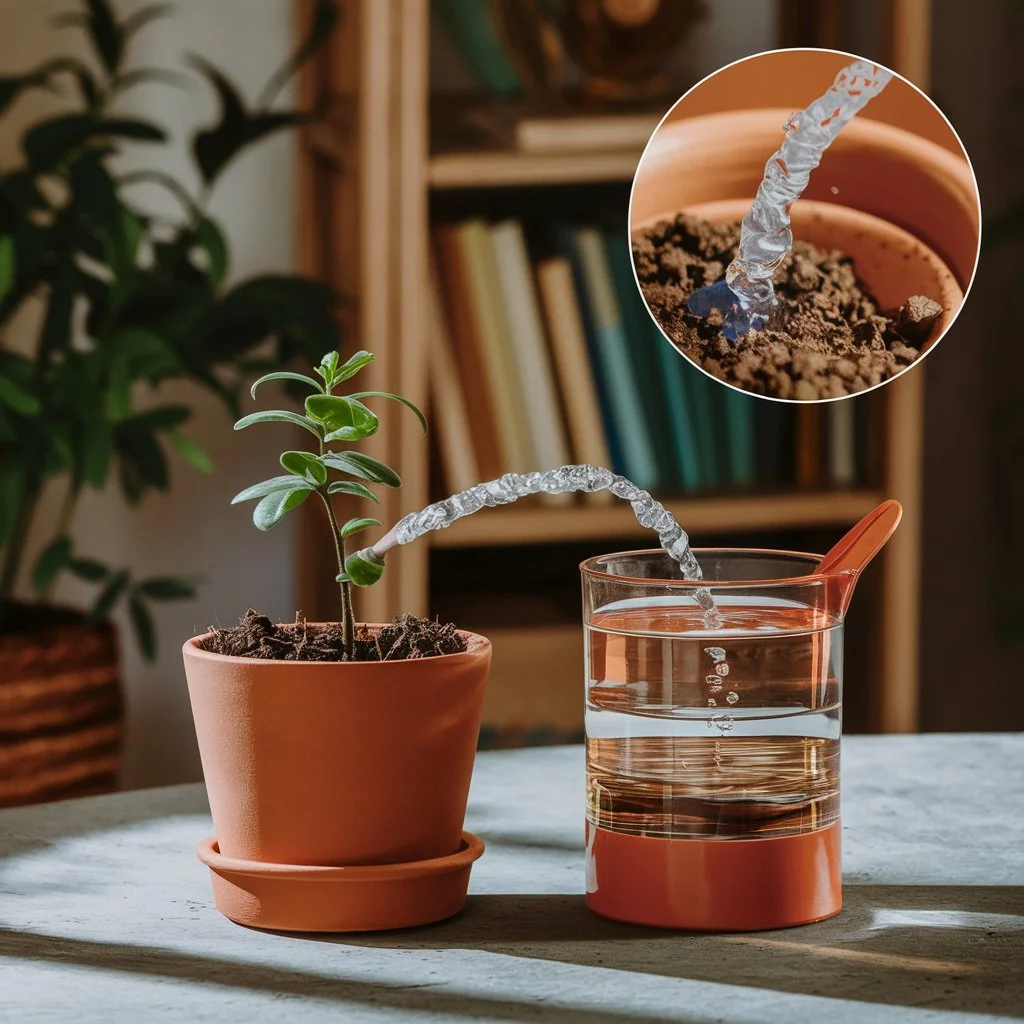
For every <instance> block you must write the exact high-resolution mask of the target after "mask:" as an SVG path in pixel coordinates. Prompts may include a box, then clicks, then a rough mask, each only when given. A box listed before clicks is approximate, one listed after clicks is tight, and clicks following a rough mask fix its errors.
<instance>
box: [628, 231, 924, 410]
mask: <svg viewBox="0 0 1024 1024" xmlns="http://www.w3.org/2000/svg"><path fill="white" fill-rule="evenodd" d="M739 239H740V226H739V224H711V223H709V222H708V221H705V220H701V219H699V218H696V217H690V216H687V215H685V214H679V215H677V216H676V217H675V219H673V220H663V221H659V222H658V223H657V224H655V225H654V226H653V227H651V228H648V229H646V230H645V231H643V232H641V233H639V234H638V235H636V236H635V237H634V239H633V259H634V262H635V264H636V272H637V277H638V279H639V281H640V288H641V290H642V292H643V294H644V298H645V300H646V301H647V305H648V307H649V308H650V310H651V312H652V313H653V314H654V316H655V318H656V319H657V321H658V323H659V324H660V325H661V327H662V329H663V330H664V331H665V333H666V334H667V335H668V336H669V337H670V338H671V339H672V341H673V342H674V343H675V345H676V347H677V348H678V349H679V350H680V351H681V352H682V353H683V354H684V355H686V356H688V357H689V358H690V359H691V360H692V361H693V362H695V363H696V364H697V365H698V366H701V367H703V369H705V370H706V371H707V372H708V373H710V374H711V375H712V376H715V377H718V378H719V379H721V380H724V381H726V382H727V383H729V384H735V385H736V386H737V387H741V388H744V389H745V390H747V391H751V392H753V393H754V394H758V395H770V396H772V397H775V398H794V399H799V400H803V401H814V400H816V399H821V398H838V397H840V396H842V395H849V394H854V393H855V392H857V391H862V390H864V388H868V387H872V386H873V385H875V384H879V383H881V382H882V381H883V380H887V379H888V378H889V377H892V376H893V375H895V374H896V373H899V371H900V370H902V369H903V368H904V367H906V366H909V365H910V364H911V363H912V362H914V360H915V359H917V358H918V356H919V355H920V354H921V351H920V345H921V344H922V343H923V342H924V341H925V340H926V339H927V338H928V335H929V333H930V332H931V328H932V325H933V324H934V323H935V320H936V319H937V318H938V317H939V316H940V315H941V314H942V307H941V306H940V305H939V304H938V303H937V302H935V301H933V300H932V299H930V298H928V297H926V296H924V295H913V296H910V297H908V299H907V301H906V302H905V303H904V305H903V306H901V307H900V308H899V309H898V310H890V311H882V310H880V309H879V308H878V302H877V301H876V300H875V298H874V297H873V296H872V295H871V293H870V292H869V291H868V290H867V289H866V288H865V286H864V285H863V284H862V283H861V281H860V280H859V279H858V278H857V274H856V269H855V267H854V264H853V261H852V259H850V257H848V256H844V255H843V254H842V253H840V252H836V251H835V250H832V251H828V252H826V251H824V250H822V249H818V248H817V247H816V246H813V245H811V244H810V243H808V242H803V241H799V240H797V241H795V242H794V243H793V251H792V252H791V253H790V254H789V255H788V256H787V257H786V259H785V260H784V261H783V263H782V265H781V266H780V267H779V269H778V270H777V271H776V273H775V278H774V283H775V293H776V295H777V297H778V300H779V307H778V310H777V311H776V315H775V316H774V317H773V318H772V321H771V322H770V323H769V325H768V327H767V328H765V329H764V330H761V331H751V332H750V333H749V334H748V335H747V336H746V337H744V338H741V339H740V340H739V341H738V342H737V343H730V342H728V341H726V339H725V338H723V337H722V335H721V326H722V320H721V317H720V316H719V315H718V314H717V313H716V314H713V315H712V316H711V317H709V318H707V319H704V318H702V317H699V316H696V315H695V314H693V313H691V312H690V311H689V310H688V309H687V308H686V300H687V299H688V298H689V296H690V295H691V294H692V293H693V292H695V291H696V290H697V289H698V288H702V287H703V286H704V285H706V284H713V283H714V282H716V281H718V280H720V279H721V278H722V277H723V276H724V274H725V268H726V267H727V266H728V264H729V261H730V260H731V259H732V257H733V254H734V253H735V252H736V247H737V246H738V245H739Z"/></svg>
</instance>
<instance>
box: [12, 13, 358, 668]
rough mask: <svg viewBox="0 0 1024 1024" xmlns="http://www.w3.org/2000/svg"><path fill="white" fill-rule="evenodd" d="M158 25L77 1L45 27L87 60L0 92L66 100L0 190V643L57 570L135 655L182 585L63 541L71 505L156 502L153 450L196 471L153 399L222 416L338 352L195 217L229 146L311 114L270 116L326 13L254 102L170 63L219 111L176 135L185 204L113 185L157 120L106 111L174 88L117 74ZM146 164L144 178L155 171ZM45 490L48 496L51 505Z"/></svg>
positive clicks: (320, 314)
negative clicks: (21, 593)
mask: <svg viewBox="0 0 1024 1024" xmlns="http://www.w3.org/2000/svg"><path fill="white" fill-rule="evenodd" d="M170 13H171V9H170V7H169V6H168V5H165V4H155V5H152V6H149V7H145V8H142V9H139V10H137V11H136V12H135V13H133V14H132V15H130V16H128V17H126V18H123V19H119V18H118V17H117V15H116V12H115V11H114V9H113V8H112V7H111V5H110V4H109V3H108V2H107V0H83V2H82V4H81V6H80V8H79V9H78V10H76V11H71V12H69V13H67V14H65V15H62V16H60V17H59V19H58V27H73V28H77V29H79V30H82V31H84V32H85V33H86V34H87V36H88V39H89V41H90V43H91V46H92V49H93V50H94V51H95V58H96V59H95V60H92V61H90V62H89V63H85V62H83V61H80V60H78V59H75V58H72V57H58V58H54V59H52V60H49V61H47V62H46V63H44V64H43V65H42V66H40V67H38V68H36V69H35V70H33V71H31V72H28V73H25V74H21V75H16V76H8V77H2V78H0V115H2V114H3V113H4V111H5V109H6V108H7V107H8V106H9V105H10V104H11V103H12V102H13V101H14V100H15V99H16V98H17V97H18V96H19V95H20V94H22V93H23V92H25V91H26V90H29V89H48V90H51V91H57V90H59V89H62V87H67V88H68V92H69V94H70V96H73V99H69V107H68V109H67V110H65V111H63V112H61V113H59V114H57V115H56V116H53V117H50V118H48V119H47V120H44V121H42V122H40V123H37V124H34V125H33V126H32V127H30V128H29V129H28V130H27V131H26V132H25V134H24V136H23V137H22V139H21V149H22V152H23V156H24V162H23V164H21V165H20V166H18V167H16V168H15V169H14V170H12V171H9V172H8V173H5V174H3V175H2V176H0V546H2V549H3V554H2V561H0V633H4V632H10V631H11V630H21V629H23V628H24V627H25V623H26V621H29V622H36V621H38V622H39V624H40V625H42V624H45V622H46V621H47V618H48V615H49V611H50V609H49V606H48V604H47V598H48V595H50V593H51V591H52V587H53V585H54V583H55V581H56V580H57V578H58V576H59V575H60V574H61V573H63V572H65V571H66V572H70V573H72V574H74V575H75V576H77V577H79V578H81V579H83V580H86V581H88V582H89V583H91V584H93V585H95V587H96V598H95V602H94V603H93V605H92V608H91V610H90V611H89V613H88V615H89V617H90V618H91V619H93V620H94V621H101V620H103V619H105V618H106V617H107V616H108V615H109V614H110V612H111V610H112V609H113V608H114V606H115V604H117V602H118V601H120V600H122V599H126V600H127V601H128V606H129V611H130V616H131V620H132V623H133V625H134V628H135V632H136V634H137V637H138V640H139V643H140V646H141V648H142V650H143V652H144V653H145V654H146V655H147V656H150V657H151V656H152V655H153V653H154V648H155V638H154V636H155V634H154V628H153V621H152V618H151V614H150V611H149V608H148V606H147V605H148V602H149V601H150V600H161V599H171V598H181V597H186V596H189V595H190V594H191V593H192V591H193V585H192V583H191V582H189V581H188V580H185V579H179V578H176V577H161V578H156V579H148V580H136V579H134V578H133V576H132V574H131V570H130V568H128V567H120V566H114V567H112V566H107V565H104V564H102V563H100V562H99V561H96V560H95V559H93V558H90V557H89V553H88V551H85V550H82V549H81V548H80V547H79V545H78V544H76V542H75V538H74V512H75V508H76V504H77V502H78V500H79V498H80V496H81V495H82V493H83V491H84V490H85V489H87V488H95V489H104V488H106V487H108V486H117V487H119V488H120V489H121V491H122V493H123V494H124V496H125V498H126V499H127V500H128V501H129V502H131V503H133V504H136V503H138V502H139V501H141V500H142V498H143V497H145V495H146V494H147V493H148V492H150V491H153V490H157V491H165V490H167V489H168V487H169V483H170V479H169V468H168V460H167V451H168V449H169V448H171V449H177V451H178V452H179V453H180V454H181V455H182V456H184V458H185V459H187V460H188V461H189V462H191V463H192V464H193V465H194V466H196V467H197V468H198V469H200V470H209V469H210V465H209V459H208V458H207V456H206V454H205V453H204V452H203V451H202V450H201V449H200V448H199V447H198V446H197V445H196V444H195V442H194V441H192V440H191V439H190V438H189V437H188V436H187V434H186V433H184V432H183V427H185V425H186V424H187V422H188V420H189V418H190V416H191V414H192V410H191V409H190V408H189V406H188V405H186V404H182V403H180V402H179V403H175V404H168V403H167V402H164V401H161V399H160V395H159V392H158V391H157V390H156V389H157V388H158V387H159V385H161V384H163V383H165V382H170V381H191V382H195V383H197V384H200V385H202V386H203V387H205V388H208V389H210V390H211V391H213V392H214V393H215V394H216V395H217V396H219V398H220V399H222V400H223V403H224V405H225V406H226V408H227V410H228V412H229V413H231V414H232V415H237V414H238V403H237V394H238V391H239V387H240V385H241V383H242V381H243V380H244V379H245V378H246V377H248V376H250V375H251V374H253V373H257V372H260V371H262V370H264V369H268V368H271V367H277V366H281V365H283V364H287V362H288V361H289V360H290V359H292V358H293V357H294V356H297V355H302V356H303V357H305V358H316V357H319V355H320V354H321V353H323V352H324V351H325V350H333V349H337V348H338V343H339V336H338V325H337V319H336V312H337V308H336V307H337V306H338V298H337V296H336V295H335V293H333V292H332V291H331V290H330V289H329V288H327V287H326V286H324V285H322V284H319V283H317V282H314V281H311V280H307V279H305V278H303V277H300V276H291V275H267V276H260V277H254V278H250V279H249V280H245V281H242V282H239V283H237V284H233V285H230V286H229V285H227V284H226V283H225V281H226V277H227V271H228V243H227V241H226V239H225V237H224V234H223V232H222V230H221V227H220V226H219V225H218V224H217V222H216V220H215V219H213V218H212V217H211V216H210V214H209V213H208V211H207V209H206V204H207V201H208V198H209V196H210V193H211V190H212V189H213V187H214V186H215V185H216V184H217V182H218V181H219V180H220V178H221V176H222V175H223V174H224V172H225V170H226V169H227V167H228V166H229V164H230V163H231V161H232V160H233V159H234V157H235V156H236V155H237V154H238V153H239V152H240V151H241V150H243V149H245V148H246V147H248V146H250V145H252V144H253V143H256V142H258V141H260V140H261V139H265V138H266V137H267V136H269V135H271V134H273V133H276V132H279V131H281V130H284V129H290V128H294V127H295V126H297V125H299V124H301V123H302V122H304V121H306V120H308V119H309V118H310V117H312V116H314V115H313V112H310V111H299V110H271V109H270V105H271V104H272V103H273V101H274V99H275V98H276V96H277V94H278V93H279V91H280V89H281V88H282V86H284V85H285V83H286V82H287V81H288V80H289V79H290V78H291V77H292V75H293V74H294V72H295V71H296V70H297V69H298V67H299V66H300V65H301V64H302V63H303V62H304V61H305V60H306V59H307V58H308V57H309V56H310V55H311V54H312V53H313V52H314V51H315V50H316V49H317V48H318V46H319V45H320V44H321V43H322V42H323V40H324V39H325V38H326V37H327V35H328V34H329V33H330V31H331V28H332V26H333V22H334V8H333V6H332V5H331V4H330V3H327V2H321V3H320V4H318V5H317V7H316V10H315V14H314V18H313V24H312V26H311V28H310V32H309V35H308V38H307V39H306V40H305V41H304V42H303V43H302V45H301V46H300V47H299V48H298V50H297V51H296V52H295V54H294V55H293V56H292V57H291V58H290V59H289V60H288V61H286V62H285V64H284V65H283V66H282V67H281V68H280V69H278V70H277V71H276V72H275V73H274V74H273V75H272V76H271V78H270V79H269V81H268V83H267V85H266V87H265V89H264V90H263V92H262V93H261V95H260V97H259V98H258V100H257V101H256V102H255V104H252V105H250V104H248V103H247V102H246V101H245V100H244V99H243V98H242V97H241V96H240V94H239V92H238V90H237V89H236V88H235V87H234V86H233V85H232V83H231V82H230V81H229V80H228V79H227V78H226V77H225V76H224V75H223V74H222V73H221V72H220V71H219V70H218V69H217V68H216V67H214V66H213V65H212V64H210V63H209V62H207V61H206V60H204V59H203V58H201V57H198V56H192V57H190V58H189V64H190V66H191V68H192V69H194V70H195V71H196V72H198V74H199V75H200V76H201V77H202V78H203V79H205V80H206V82H207V83H208V84H209V86H211V87H212V88H213V90H214V92H215V94H216V96H217V99H218V102H219V118H218V120H217V121H216V123H214V124H213V125H212V126H209V127H206V128H203V129H201V130H198V131H197V132H196V133H195V135H194V137H193V138H192V140H191V147H190V150H191V155H192V158H193V160H194V162H195V166H196V170H197V172H198V179H199V182H200V187H199V189H198V192H197V194H196V195H193V194H192V193H191V192H190V191H189V190H188V189H187V188H186V187H185V186H184V185H183V184H181V183H180V182H179V181H177V180H176V179H174V178H173V177H171V176H170V175H168V174H167V173H166V172H164V171H162V170H160V169H154V170H144V171H134V172H131V173H119V171H118V159H117V158H118V156H119V155H120V154H121V153H122V151H123V149H124V147H125V146H127V145H137V144H140V143H143V144H146V145H147V146H149V147H151V149H152V148H154V147H156V146H157V145H158V144H160V143H163V142H166V140H167V133H166V132H165V130H164V129H163V128H162V127H161V126H160V125H158V124H155V123H153V122H152V121H149V120H141V119H139V118H136V117H129V116H125V115H123V114H119V113H118V112H117V107H118V101H119V99H120V97H121V96H122V95H123V94H124V93H125V92H126V91H128V90H129V89H132V88H134V87H135V86H137V85H139V84H140V83H143V82H161V83H165V84H167V85H168V86H175V85H179V86H180V85H181V84H182V83H184V84H186V85H187V84H188V83H189V81H190V79H189V77H188V76H186V75H184V74H183V73H182V72H180V71H178V70H173V71H172V70H166V69H160V68H146V67H143V68H133V67H129V66H128V61H127V57H128V53H129V50H130V47H131V43H132V40H133V38H134V36H135V34H136V33H137V32H138V31H139V30H140V29H142V28H143V27H144V26H145V25H147V24H149V23H150V22H152V21H154V20H155V19H158V18H161V17H164V16H167V15H168V14H170ZM156 152H159V150H156ZM154 163H155V165H156V168H159V157H157V159H156V160H155V161H154ZM142 183H155V184H156V185H157V186H160V187H162V188H164V189H166V190H167V191H169V192H170V193H171V194H172V195H173V196H174V197H175V200H176V205H180V208H181V212H180V216H178V217H176V218H175V219H173V220H172V221H168V220H167V219H166V218H162V217H157V216H154V215H152V214H150V213H147V212H146V211H145V210H144V209H142V208H140V206H139V205H137V204H136V202H133V200H132V197H133V195H135V196H137V195H138V192H137V188H136V187H137V186H138V185H140V184H142ZM32 303H41V304H42V307H43V315H42V317H41V321H40V324H41V326H40V327H39V330H38V334H37V336H36V337H35V339H34V341H33V344H32V346H31V350H30V351H28V352H27V353H23V352H22V351H15V350H13V349H12V348H11V346H10V343H9V335H10V334H11V333H12V332H11V331H10V325H11V321H12V320H13V319H14V317H15V316H17V315H18V314H19V313H20V312H21V311H22V309H23V307H25V306H26V305H29V304H32ZM26 320H27V318H26ZM268 342H269V344H267V343H268ZM55 477H56V478H60V481H61V486H62V493H61V494H60V496H59V497H58V498H56V499H51V498H50V495H52V494H54V493H55V491H54V487H53V485H52V481H53V478H55ZM44 488H45V490H44ZM50 500H57V501H59V502H60V511H59V513H58V515H57V527H56V530H55V534H54V536H53V539H52V541H51V542H50V543H49V544H48V545H47V546H46V548H45V550H44V551H43V552H42V555H41V556H40V557H39V559H38V561H36V563H35V565H34V567H33V568H32V570H31V581H32V586H33V588H34V590H35V592H36V595H37V603H36V604H34V605H31V606H29V607H26V606H24V605H18V604H17V602H16V600H15V585H16V583H17V580H18V578H19V574H20V573H21V571H22V562H23V560H24V557H25V547H26V539H27V536H28V534H29V530H30V528H31V526H32V523H33V521H34V520H35V518H36V516H37V515H39V514H40V512H41V511H42V503H43V502H44V501H50ZM51 518H52V512H51V513H50V515H48V516H47V521H49V520H50V519H51Z"/></svg>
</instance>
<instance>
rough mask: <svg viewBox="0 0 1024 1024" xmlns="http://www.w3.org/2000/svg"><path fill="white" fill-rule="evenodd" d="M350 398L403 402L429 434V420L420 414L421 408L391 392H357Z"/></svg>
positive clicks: (424, 431)
mask: <svg viewBox="0 0 1024 1024" xmlns="http://www.w3.org/2000/svg"><path fill="white" fill-rule="evenodd" d="M348 397H349V398H355V399H359V398H390V399H391V401H393V402H401V403H402V405H404V406H405V407H406V408H407V409H411V410H412V411H413V412H414V413H415V414H416V418H417V419H418V420H419V421H420V426H421V427H422V428H423V433H424V434H425V433H426V432H427V418H426V416H424V415H423V413H422V412H420V410H419V408H418V407H417V406H415V405H413V403H412V402H410V401H409V399H408V398H403V397H402V396H401V395H393V394H391V392H390V391H357V392H356V393H355V394H353V395H349V396H348Z"/></svg>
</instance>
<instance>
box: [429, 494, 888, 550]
mask: <svg viewBox="0 0 1024 1024" xmlns="http://www.w3.org/2000/svg"><path fill="white" fill-rule="evenodd" d="M882 500H883V498H882V495H881V494H880V493H879V492H878V491H873V490H855V491H808V492H806V493H794V494H750V495H719V496H715V497H708V498H679V499H675V500H669V501H666V502H665V505H666V507H667V508H668V509H669V511H670V512H671V513H672V514H673V515H674V516H675V517H676V519H678V520H679V523H680V525H682V526H683V528H684V529H685V530H686V531H687V532H688V533H689V534H690V535H691V536H692V537H695V538H697V539H698V540H699V537H700V534H702V533H710V532H714V533H731V532H734V531H736V532H740V531H743V530H755V529H756V530H764V529H779V530H784V529H799V528H813V527H819V526H849V525H852V524H853V523H855V522H856V521H857V520H858V519H859V518H860V517H861V516H862V515H864V514H865V513H866V512H869V511H870V510H871V509H872V508H874V507H875V505H877V504H878V503H879V502H880V501H882ZM644 535H650V536H651V537H652V545H653V544H654V540H653V535H652V534H651V533H650V531H649V530H645V529H644V528H643V527H642V526H640V525H639V524H638V523H637V521H636V519H635V518H634V517H633V513H632V510H631V509H630V508H629V506H628V505H626V504H625V503H619V504H616V505H597V506H586V505H583V506H579V505H575V506H572V507H548V506H543V505H542V506H536V505H535V506H533V507H524V508H517V507H515V506H513V507H511V508H504V509H494V510H488V511H484V512H482V513H479V514H477V515H473V516H467V517H466V518H465V519H460V520H459V521H458V522H457V523H455V524H454V525H453V526H450V527H448V529H446V530H439V531H437V532H436V533H432V534H429V535H428V536H429V539H430V543H431V545H432V546H433V547H439V548H461V547H489V546H511V545H515V544H547V543H558V542H563V541H577V540H600V539H603V538H612V537H623V538H627V537H642V536H644Z"/></svg>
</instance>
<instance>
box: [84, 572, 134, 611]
mask: <svg viewBox="0 0 1024 1024" xmlns="http://www.w3.org/2000/svg"><path fill="white" fill-rule="evenodd" d="M127 586H128V571H127V570H126V569H121V570H120V571H118V572H116V573H114V575H113V576H111V577H110V579H109V580H108V581H107V584H106V586H105V587H104V588H103V589H102V590H101V591H100V593H99V596H98V597H97V598H96V603H95V604H94V605H93V606H92V610H91V611H90V612H89V618H90V619H92V621H93V622H102V621H103V620H104V619H105V618H106V617H107V616H108V615H109V614H110V612H111V610H112V609H113V607H114V605H115V604H116V603H117V600H118V598H119V597H120V596H121V595H122V594H123V593H124V590H125V587H127Z"/></svg>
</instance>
